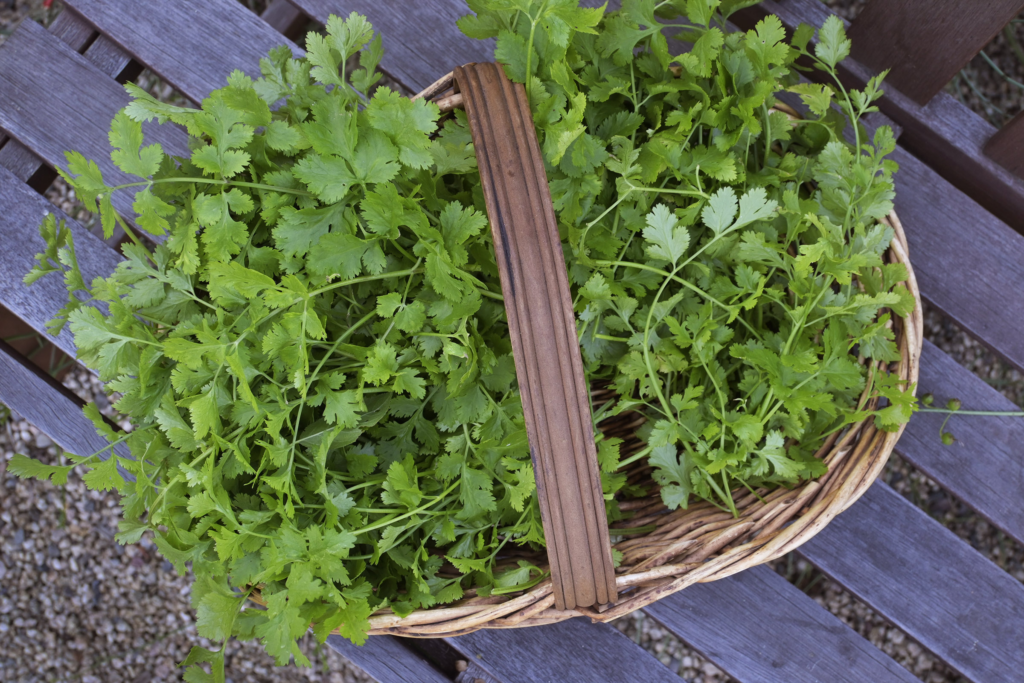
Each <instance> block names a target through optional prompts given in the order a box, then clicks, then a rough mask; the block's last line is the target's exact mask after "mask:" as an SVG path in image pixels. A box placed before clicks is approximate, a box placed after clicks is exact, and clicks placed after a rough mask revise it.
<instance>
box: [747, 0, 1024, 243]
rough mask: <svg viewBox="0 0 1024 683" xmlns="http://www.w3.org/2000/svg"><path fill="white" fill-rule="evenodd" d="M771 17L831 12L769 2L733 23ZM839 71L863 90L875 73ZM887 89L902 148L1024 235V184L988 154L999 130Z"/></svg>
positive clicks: (859, 68)
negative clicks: (988, 147)
mask: <svg viewBox="0 0 1024 683" xmlns="http://www.w3.org/2000/svg"><path fill="white" fill-rule="evenodd" d="M768 13H771V14H776V15H777V16H778V17H779V18H780V19H781V20H782V22H783V24H785V25H786V26H787V27H789V28H790V29H792V28H793V27H795V26H796V25H798V24H800V23H801V22H803V23H807V24H811V25H812V26H821V25H822V24H823V23H824V21H825V19H826V18H828V17H829V16H831V14H832V12H831V11H830V10H829V9H828V7H827V6H826V5H825V4H824V3H822V2H819V0H764V2H762V3H760V4H759V5H756V6H754V7H751V8H749V9H746V10H743V11H742V12H738V13H736V14H734V15H733V16H732V20H733V21H735V23H736V24H737V25H739V26H740V27H741V28H744V29H749V28H752V27H753V25H754V23H756V22H757V21H758V20H759V19H761V18H762V17H764V16H765V15H766V14H768ZM839 73H840V77H841V78H842V80H843V82H844V84H845V85H846V86H847V87H855V88H859V87H862V85H863V84H864V83H865V82H867V79H868V78H870V77H871V76H873V75H874V73H875V72H874V71H872V70H871V69H869V68H868V67H866V66H864V65H863V64H860V63H859V62H857V61H856V60H854V59H846V60H845V61H843V62H842V63H841V64H840V66H839ZM809 75H812V76H813V75H814V74H809ZM817 77H819V78H820V76H817ZM883 90H885V96H884V97H883V98H882V99H881V100H880V101H879V102H878V106H879V107H880V109H881V110H882V112H883V113H885V114H886V115H887V116H889V117H890V118H891V119H892V120H893V121H895V122H896V123H897V124H899V125H900V126H901V127H902V128H903V134H902V136H901V137H900V144H901V146H902V147H903V148H904V149H906V150H907V151H909V152H910V153H911V154H914V155H915V156H916V157H917V158H918V159H920V160H921V161H923V162H924V163H926V164H928V165H929V166H931V167H932V168H934V169H935V170H936V171H937V172H938V173H939V174H940V175H941V176H942V177H943V178H945V179H946V180H948V181H949V182H950V183H952V184H953V185H954V186H956V187H957V188H959V189H960V190H961V191H962V192H964V193H965V194H967V195H969V196H970V197H971V198H972V199H973V200H974V201H976V202H977V203H979V204H980V205H982V206H983V207H985V208H986V209H987V210H988V211H990V212H992V213H993V214H995V215H996V216H997V217H998V218H999V219H1000V220H1002V221H1004V222H1005V223H1007V224H1008V225H1010V226H1011V227H1013V228H1014V229H1015V230H1017V231H1018V232H1024V180H1022V179H1021V178H1019V177H1017V176H1016V175H1014V174H1013V173H1011V172H1010V171H1009V170H1007V169H1006V168H1004V167H1003V166H1001V165H1000V164H999V163H997V162H996V161H994V160H993V159H991V158H990V157H989V156H988V155H986V154H985V153H984V151H983V150H984V147H985V143H986V142H988V140H989V139H990V138H991V137H992V136H993V135H994V134H995V133H996V129H995V127H994V126H993V125H992V124H990V123H989V122H988V121H986V120H985V119H983V118H981V117H980V116H978V115H977V114H975V113H974V112H973V111H971V110H970V109H968V108H967V107H966V106H964V105H962V104H960V102H958V101H957V100H956V99H955V98H953V97H952V96H950V95H949V94H947V93H944V92H942V93H939V94H938V95H936V96H935V97H934V98H932V100H931V101H930V102H929V103H928V104H927V105H926V106H921V105H920V104H918V103H917V102H915V101H914V100H912V99H911V98H910V97H908V96H907V95H905V94H903V93H902V92H901V91H900V90H898V89H897V88H895V87H893V86H892V85H891V84H883Z"/></svg>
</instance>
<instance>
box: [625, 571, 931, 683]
mask: <svg viewBox="0 0 1024 683" xmlns="http://www.w3.org/2000/svg"><path fill="white" fill-rule="evenodd" d="M644 612H646V613H647V614H648V615H650V616H651V617H654V619H655V620H657V621H658V622H659V623H661V625H662V626H664V627H665V628H666V629H668V630H669V631H671V632H672V633H674V634H675V635H676V636H678V637H679V638H681V639H682V640H684V641H686V642H687V643H689V644H690V645H691V646H692V647H694V648H695V649H696V650H698V651H699V652H701V653H702V654H704V656H706V657H707V658H708V659H710V660H711V661H713V662H715V664H716V665H717V666H718V667H719V668H721V669H722V670H724V671H725V672H726V673H728V674H729V675H730V676H732V677H734V678H736V679H738V680H740V681H786V683H819V682H821V681H828V682H829V683H844V682H848V683H864V682H865V681H872V682H873V683H883V682H884V681H902V682H903V683H915V682H916V681H917V679H916V678H914V676H912V675H911V674H910V672H909V671H907V670H906V669H904V668H903V667H902V666H900V665H899V664H897V663H896V662H895V661H893V660H892V659H891V658H890V657H889V656H888V655H886V654H885V653H883V652H882V651H881V650H879V649H878V648H876V647H875V646H874V645H872V644H871V643H869V642H868V641H867V640H865V639H864V638H862V637H861V636H860V635H858V634H857V633H856V632H854V631H853V629H851V628H850V627H849V626H847V625H845V624H844V623H843V622H841V621H839V619H837V618H836V617H834V616H832V615H831V614H830V613H828V612H826V611H825V610H823V609H822V608H821V606H820V605H818V603H816V602H815V601H814V600H812V599H811V598H810V597H808V596H807V595H806V594H804V593H803V592H801V591H800V590H799V589H798V588H797V587H796V586H793V585H792V584H791V583H789V582H788V581H786V580H785V579H784V578H782V577H781V576H779V575H778V574H776V573H775V572H773V571H772V570H771V569H769V568H768V567H765V566H764V565H762V566H759V567H754V568H753V569H748V570H746V571H743V572H740V573H739V574H735V575H733V576H730V577H728V578H725V579H720V580H718V581H713V582H711V583H698V584H695V585H693V586H690V587H688V588H686V589H684V590H682V591H680V592H678V593H675V594H673V595H670V596H668V597H665V598H662V599H661V600H659V601H658V602H656V603H654V604H653V605H650V606H648V607H645V608H644ZM741 624H742V625H743V626H742V627H739V625H741Z"/></svg>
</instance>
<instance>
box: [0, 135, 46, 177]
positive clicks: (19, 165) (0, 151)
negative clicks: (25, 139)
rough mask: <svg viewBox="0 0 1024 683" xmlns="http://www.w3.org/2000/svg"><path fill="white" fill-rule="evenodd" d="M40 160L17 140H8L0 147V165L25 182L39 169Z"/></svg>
mask: <svg viewBox="0 0 1024 683" xmlns="http://www.w3.org/2000/svg"><path fill="white" fill-rule="evenodd" d="M41 163H42V160H40V158H39V157H37V156H36V155H35V154H33V153H32V152H31V151H29V149H28V148H27V147H25V145H23V144H21V143H20V142H18V141H17V140H8V141H7V144H5V145H4V146H3V147H0V166H3V167H4V168H6V169H7V170H8V171H10V172H11V174H12V175H13V176H14V177H15V178H18V179H19V180H21V181H22V182H25V183H27V182H28V179H29V178H31V177H32V175H33V174H34V173H35V172H36V171H37V170H39V166H40V165H41Z"/></svg>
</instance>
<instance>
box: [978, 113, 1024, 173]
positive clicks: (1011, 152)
mask: <svg viewBox="0 0 1024 683" xmlns="http://www.w3.org/2000/svg"><path fill="white" fill-rule="evenodd" d="M985 154H987V155H988V156H989V158H990V159H992V161H994V162H996V163H997V164H999V165H1000V166H1003V167H1004V168H1005V169H1006V170H1007V171H1009V172H1010V173H1013V174H1014V175H1016V176H1017V177H1019V178H1024V112H1021V113H1019V114H1017V115H1016V116H1014V117H1013V118H1012V119H1010V121H1009V122H1008V123H1006V125H1004V126H1003V127H1002V128H1000V129H999V130H998V131H997V132H996V133H995V135H993V136H992V137H991V138H989V140H988V142H986V143H985Z"/></svg>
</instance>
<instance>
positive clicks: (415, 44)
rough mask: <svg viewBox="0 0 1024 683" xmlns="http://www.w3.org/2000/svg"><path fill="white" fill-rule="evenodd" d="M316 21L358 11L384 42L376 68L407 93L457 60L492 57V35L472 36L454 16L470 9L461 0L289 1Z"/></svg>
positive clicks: (418, 89)
mask: <svg viewBox="0 0 1024 683" xmlns="http://www.w3.org/2000/svg"><path fill="white" fill-rule="evenodd" d="M293 1H294V2H295V5H296V6H298V7H299V8H300V9H302V10H303V11H304V12H306V13H307V14H308V15H309V16H310V17H312V18H313V19H316V20H317V21H319V22H320V23H326V22H327V18H328V17H329V16H330V15H331V14H335V15H338V16H342V17H347V16H348V14H349V12H358V13H360V14H362V15H365V16H366V18H368V19H369V20H370V22H371V23H372V24H373V27H374V28H375V29H376V30H377V31H379V32H380V33H381V36H382V38H383V41H384V61H383V62H381V69H383V70H384V71H386V72H387V73H388V74H389V75H390V76H391V77H392V78H394V79H395V80H396V81H398V82H399V83H401V84H402V85H403V86H405V88H407V89H408V91H409V92H419V91H420V90H422V89H423V88H425V87H427V86H428V85H430V84H431V83H433V82H434V80H435V79H437V78H438V77H439V76H440V75H442V74H444V73H447V72H449V71H451V70H452V69H453V68H454V67H456V66H458V65H460V64H467V63H469V62H481V61H488V60H490V59H493V52H494V41H493V40H472V39H470V38H467V37H466V36H465V35H463V34H462V32H461V31H459V28H458V26H456V25H455V20H456V19H458V18H459V17H461V16H463V15H465V14H469V9H468V8H467V7H466V3H465V0H402V1H401V2H395V1H394V0H388V1H387V2H380V1H379V0H293Z"/></svg>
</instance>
